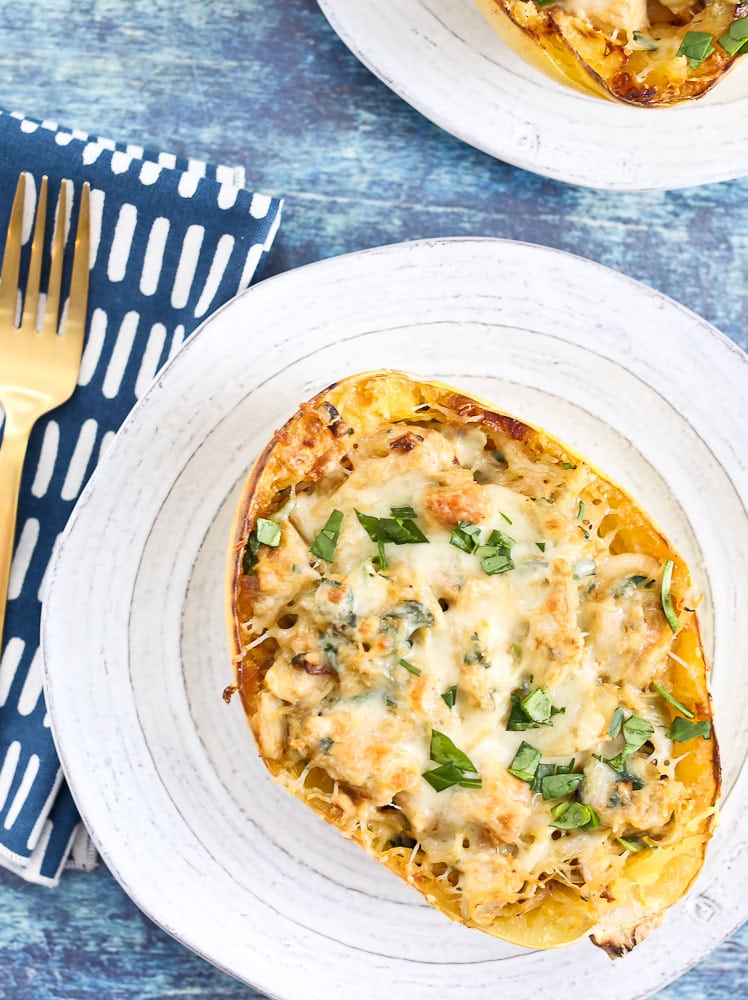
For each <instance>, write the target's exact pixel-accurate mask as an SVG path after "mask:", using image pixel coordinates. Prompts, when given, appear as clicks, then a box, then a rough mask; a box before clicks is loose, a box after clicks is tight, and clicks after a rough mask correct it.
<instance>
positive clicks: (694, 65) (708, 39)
mask: <svg viewBox="0 0 748 1000" xmlns="http://www.w3.org/2000/svg"><path fill="white" fill-rule="evenodd" d="M712 52H714V39H713V37H712V36H711V35H710V34H709V33H708V32H706V31H687V32H686V34H685V35H684V37H683V41H682V42H681V43H680V48H679V49H678V51H677V52H676V53H675V54H676V55H677V56H685V57H686V59H687V60H688V65H689V66H690V67H691V69H698V67H699V66H700V65H701V64H702V63H703V62H704V60H705V59H708V58H709V56H710V55H711V54H712Z"/></svg>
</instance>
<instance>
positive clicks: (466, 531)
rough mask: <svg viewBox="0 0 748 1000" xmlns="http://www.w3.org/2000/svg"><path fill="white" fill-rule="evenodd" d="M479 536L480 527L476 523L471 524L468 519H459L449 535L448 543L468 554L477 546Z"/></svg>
mask: <svg viewBox="0 0 748 1000" xmlns="http://www.w3.org/2000/svg"><path fill="white" fill-rule="evenodd" d="M479 536H480V528H479V527H478V525H477V524H471V523H470V522H469V521H460V522H459V524H458V525H457V527H456V528H455V529H454V531H453V532H452V534H451V535H450V536H449V544H450V545H454V546H455V548H458V549H462V551H463V552H467V553H468V555H472V554H473V552H475V550H476V549H477V548H478V538H479Z"/></svg>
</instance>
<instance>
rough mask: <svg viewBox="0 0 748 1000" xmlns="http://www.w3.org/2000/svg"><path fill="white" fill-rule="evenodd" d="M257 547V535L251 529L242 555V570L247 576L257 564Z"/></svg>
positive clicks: (258, 546)
mask: <svg viewBox="0 0 748 1000" xmlns="http://www.w3.org/2000/svg"><path fill="white" fill-rule="evenodd" d="M259 548H260V543H259V542H258V541H257V535H256V534H255V532H254V531H253V532H252V533H251V535H250V536H249V538H248V539H247V544H246V545H245V546H244V555H243V556H242V572H243V573H244V575H245V576H249V574H250V573H251V572H252V570H253V569H254V568H255V566H256V565H257V551H258V549H259Z"/></svg>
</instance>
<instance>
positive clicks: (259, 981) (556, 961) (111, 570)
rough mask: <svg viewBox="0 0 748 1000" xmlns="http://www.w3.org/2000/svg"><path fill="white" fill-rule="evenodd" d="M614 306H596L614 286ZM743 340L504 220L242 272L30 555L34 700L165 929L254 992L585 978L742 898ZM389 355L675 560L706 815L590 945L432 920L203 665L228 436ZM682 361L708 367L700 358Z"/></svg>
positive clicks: (699, 934)
mask: <svg viewBox="0 0 748 1000" xmlns="http://www.w3.org/2000/svg"><path fill="white" fill-rule="evenodd" d="M621 303H625V306H626V308H625V309H622V308H620V305H621ZM747 362H748V359H746V356H745V355H743V354H742V353H741V352H740V351H739V350H738V349H737V348H735V347H734V346H733V345H731V344H730V343H729V342H728V341H726V340H725V339H724V338H722V337H721V336H720V335H719V334H718V333H717V332H716V331H715V330H714V329H713V328H711V327H710V326H709V325H708V324H707V323H705V322H703V321H702V320H700V319H698V318H697V317H695V316H694V315H693V314H691V313H689V312H687V311H686V310H684V309H682V308H681V307H679V306H677V305H675V304H674V303H673V302H671V301H669V300H667V299H665V298H663V297H662V296H661V295H659V294H657V293H656V292H653V291H651V290H650V289H647V288H644V287H643V286H641V285H637V284H635V283H634V282H632V281H630V280H629V279H627V278H624V277H622V276H620V275H618V274H615V273H614V272H611V271H609V270H606V269H605V268H602V267H600V266H598V265H595V264H591V263H588V262H586V261H582V260H580V259H579V258H575V257H571V256H569V255H566V254H563V253H559V252H556V251H552V250H545V249H542V248H539V247H534V246H528V245H524V244H516V243H507V242H502V241H487V240H459V241H443V242H428V243H416V244H405V245H402V246H397V247H390V248H384V249H381V250H376V251H370V252H368V253H363V254H355V255H352V256H349V257H342V258H337V259H333V260H329V261H325V262H323V263H319V264H314V265H311V266H309V267H306V268H302V269H300V270H298V271H295V272H290V273H288V274H285V275H282V276H279V277H276V278H271V279H269V280H267V281H264V282H262V283H260V284H259V285H257V286H256V287H255V288H253V289H250V290H249V291H248V292H247V293H245V294H243V295H242V296H240V297H239V298H237V299H235V300H234V301H233V302H231V303H230V304H229V305H227V306H226V307H224V308H223V309H222V310H221V311H219V312H218V313H216V314H215V315H214V316H213V317H212V318H211V319H210V320H209V321H208V322H207V323H206V324H205V325H204V326H203V327H202V328H201V329H200V330H199V331H198V332H197V333H195V334H194V335H193V336H192V337H191V338H190V340H189V341H188V342H187V344H186V345H185V347H184V348H183V350H182V351H181V352H180V353H179V354H178V355H177V357H176V358H175V359H174V360H173V362H171V363H170V364H169V366H168V367H167V368H166V369H165V370H164V371H163V373H162V374H161V375H160V376H159V378H158V380H157V382H156V383H155V385H154V386H153V388H152V389H151V390H150V391H149V392H148V394H147V395H146V396H145V397H144V398H143V400H141V402H140V403H139V404H138V406H137V407H136V408H135V410H134V411H133V413H132V415H131V416H130V418H129V419H128V421H127V422H126V424H125V425H124V427H123V428H122V430H121V431H120V433H119V435H118V437H117V439H116V441H115V442H114V444H113V445H112V447H111V449H110V450H109V452H108V453H107V454H106V455H105V457H104V459H103V461H102V463H101V464H100V466H99V468H98V470H97V472H96V473H95V475H94V477H93V479H92V480H91V482H90V484H89V486H88V487H87V489H86V491H85V493H84V495H83V497H82V499H81V501H80V503H79V504H78V506H77V508H76V510H75V513H74V515H73V517H72V519H71V522H70V525H69V527H68V530H67V533H66V535H65V536H64V538H63V540H62V543H61V545H60V547H59V550H58V554H57V557H56V559H55V561H54V563H53V565H52V567H51V569H50V574H49V577H48V587H49V589H48V593H47V596H46V601H45V615H44V625H43V646H44V658H45V669H46V695H47V699H48V706H49V710H50V714H51V718H52V725H53V731H54V734H55V739H56V741H57V745H58V747H59V751H60V755H61V758H62V761H63V765H64V768H65V772H66V775H67V778H68V781H69V783H70V786H71V789H72V791H73V794H74V796H75V799H76V801H77V803H78V805H79V807H80V810H81V813H82V815H83V818H84V820H85V822H86V824H87V826H88V828H89V830H90V831H91V833H92V834H93V836H94V839H95V840H96V843H97V845H98V846H99V848H100V850H101V852H102V854H103V856H104V859H105V860H106V862H107V864H108V865H109V866H110V868H111V870H112V871H113V872H114V874H115V876H116V877H117V878H118V879H119V880H120V882H121V883H122V885H123V886H124V887H125V889H126V890H127V891H128V892H129V893H130V895H131V896H132V897H133V899H134V900H135V901H136V902H137V903H138V904H139V905H140V906H141V907H142V908H143V909H144V910H145V912H146V913H148V914H149V915H150V916H151V917H152V918H153V919H154V920H156V921H157V922H158V923H160V924H161V925H162V926H163V927H165V928H166V929H167V930H169V931H170V932H171V933H172V934H174V935H175V936H176V937H177V938H178V939H179V940H180V941H182V942H184V943H185V944H187V945H188V946H190V947H191V948H193V949H195V950H196V951H198V952H199V953H201V954H202V955H204V956H205V957H206V958H208V959H210V960H211V961H212V962H215V963H216V964H218V965H220V966H222V967H223V968H225V969H227V970H228V971H230V972H231V973H233V974H234V975H235V976H237V977H239V978H240V979H242V980H244V981H246V982H248V983H252V984H253V985H255V986H257V987H258V988H259V989H261V990H262V991H263V992H265V993H268V994H270V995H271V996H273V997H280V998H283V1000H298V998H299V997H301V996H303V997H304V998H305V1000H350V998H351V997H354V996H355V997H357V998H358V1000H375V998H376V1000H379V998H380V997H381V996H383V995H386V996H387V997H388V998H390V1000H413V998H414V997H416V998H421V997H427V996H433V997H443V996H449V997H450V1000H495V997H496V995H497V990H498V991H499V992H500V993H501V996H502V998H503V1000H526V998H527V997H528V996H533V997H537V998H538V1000H543V998H547V1000H573V998H576V997H578V996H579V995H580V993H581V992H584V991H585V990H588V987H589V983H590V982H594V983H595V991H596V992H597V993H600V994H601V995H603V996H605V997H606V998H608V1000H633V998H638V997H642V996H645V995H647V994H648V993H650V992H652V991H653V990H655V989H657V988H658V987H660V986H663V985H664V984H665V983H667V982H668V981H669V980H670V979H672V978H673V977H674V976H676V975H677V974H678V973H679V972H681V971H682V970H683V969H685V968H686V967H687V966H688V965H690V964H692V963H693V962H695V961H697V960H698V959H699V958H700V957H701V956H703V955H704V954H706V952H707V951H708V950H709V949H710V948H712V947H714V945H716V944H717V943H718V942H719V941H720V940H722V939H723V938H724V937H725V936H727V935H728V934H729V933H730V932H731V931H732V930H733V929H734V928H735V926H737V925H738V924H739V923H740V922H741V921H742V920H743V919H745V917H746V916H748V902H747V901H746V896H745V893H744V892H743V889H742V887H743V886H744V884H745V881H746V879H747V878H748V843H746V832H745V825H744V823H743V818H744V815H745V811H746V808H748V775H746V773H745V769H744V766H743V765H744V760H745V756H746V750H747V749H748V684H747V682H746V674H745V671H744V670H742V669H741V664H742V662H743V658H744V651H745V649H747V648H748V617H746V615H745V613H744V610H745V608H746V607H748V577H746V575H745V573H743V572H742V571H741V570H742V567H744V566H745V565H748V520H747V519H746V514H745V505H746V501H747V499H748V466H747V464H746V462H747V459H746V456H748V430H747V429H746V424H745V420H744V419H743V418H744V412H743V410H744V400H745V395H746V381H747V372H748V363H747ZM383 366H385V367H386V366H390V367H395V368H401V369H405V370H409V371H412V372H414V373H416V374H420V375H422V376H426V377H429V376H432V377H436V378H439V379H442V380H444V381H448V382H452V383H454V384H455V385H458V386H464V387H465V388H466V389H467V390H468V391H469V392H472V393H474V394H477V395H480V396H483V397H484V398H486V399H489V400H493V401H494V402H495V403H496V405H497V406H498V407H499V408H501V409H504V410H507V411H509V412H512V413H515V414H516V415H517V416H519V417H521V418H522V419H524V420H527V421H529V422H531V423H535V424H537V425H546V426H547V427H548V428H549V429H551V430H552V432H553V433H554V434H555V435H557V436H559V437H561V438H563V439H566V440H567V441H568V442H569V443H570V444H572V445H573V446H574V447H575V448H577V449H579V450H580V451H581V452H582V453H583V454H585V455H586V456H588V457H589V458H590V459H591V460H592V461H593V462H594V463H596V464H597V465H598V466H599V467H601V468H602V469H603V470H605V471H607V472H608V473H609V474H611V475H612V476H613V477H614V478H616V479H617V480H619V481H620V482H621V483H622V485H623V486H624V487H626V488H628V489H629V490H631V492H633V493H634V495H635V496H636V497H637V498H639V499H640V500H641V502H642V503H643V505H644V506H645V507H646V508H647V509H648V510H649V511H650V512H651V513H652V514H653V515H654V517H655V519H656V520H657V521H658V522H659V523H660V524H661V525H662V526H663V528H664V529H665V530H666V532H667V533H668V534H669V535H670V536H671V538H672V539H673V541H674V542H675V543H676V545H677V546H678V547H679V548H680V549H681V550H682V551H683V553H684V555H685V556H686V557H687V558H688V559H689V560H690V562H691V563H692V565H693V568H694V570H695V577H696V582H697V585H698V586H699V587H700V589H701V590H702V591H703V593H704V595H705V599H704V603H703V606H702V610H701V620H702V625H703V626H704V632H705V641H706V646H707V650H708V651H709V652H710V654H713V657H714V664H715V669H714V693H715V700H716V711H717V726H718V731H719V732H720V733H721V734H723V752H724V765H725V789H726V793H727V798H726V800H725V804H724V810H723V817H722V825H721V827H720V829H719V831H718V833H717V835H716V837H715V839H714V842H713V844H712V846H711V850H710V852H709V856H708V862H707V866H706V869H705V871H704V873H703V874H702V876H701V878H700V879H699V882H698V883H697V886H696V887H695V889H694V891H693V892H692V894H691V895H690V897H689V899H688V900H687V901H686V902H685V903H683V904H680V905H679V906H677V907H676V908H675V909H674V910H673V911H672V912H671V913H670V914H669V916H668V919H667V923H666V926H665V927H664V928H663V929H662V930H660V931H658V932H657V934H655V935H653V936H652V938H651V939H650V940H648V941H646V942H644V944H643V945H641V946H640V947H639V948H637V949H636V951H635V952H634V953H633V954H632V955H631V956H629V957H628V958H626V959H625V960H623V963H622V964H621V963H617V964H613V963H611V962H610V960H609V959H608V958H607V957H606V956H605V955H604V954H603V953H602V952H601V951H599V950H598V949H596V948H594V947H593V946H592V945H591V944H590V943H589V942H586V941H582V942H579V943H577V944H575V945H573V946H571V947H569V948H565V949H562V950H560V951H556V952H553V953H547V952H546V953H544V952H531V951H526V950H523V949H520V948H516V947H512V946H510V945H507V944H503V943H502V942H500V941H496V940H493V939H492V938H490V937H488V936H487V935H485V934H482V933H480V932H478V931H470V930H467V929H466V928H464V927H461V926H457V925H455V924H451V923H450V922H449V921H448V920H447V919H446V918H445V917H443V916H442V915H441V914H439V913H437V912H436V911H434V910H433V909H431V908H430V907H428V906H427V905H425V903H424V902H423V901H422V899H421V897H420V896H419V895H418V894H417V893H416V892H415V890H411V889H409V888H408V887H407V886H405V885H404V884H403V883H401V882H400V881H399V880H398V879H396V878H395V876H393V875H392V874H390V873H389V872H387V871H385V870H384V869H383V868H381V867H380V866H378V865H376V864H375V863H374V862H373V861H371V860H370V859H369V858H367V857H366V856H365V855H364V854H363V853H362V852H361V851H360V850H359V849H358V848H357V847H355V846H353V845H352V844H350V843H348V842H346V841H344V840H343V839H342V838H341V837H340V836H339V835H338V834H337V833H336V832H335V831H334V830H333V829H331V828H330V827H328V826H326V825H325V824H324V823H323V822H322V821H321V820H319V819H318V818H317V817H315V816H314V815H312V814H311V813H310V812H309V811H308V810H307V809H306V808H305V807H303V806H302V805H301V804H300V803H299V802H297V801H296V800H294V799H291V798H290V797H289V796H288V795H287V794H286V793H285V792H284V791H283V790H281V789H279V788H277V787H276V786H275V785H273V783H272V782H271V780H270V779H269V777H268V775H267V772H266V771H265V769H264V767H263V765H262V764H261V762H260V761H259V759H258V757H257V753H256V750H255V748H254V745H253V742H252V739H251V736H250V733H249V729H248V727H247V725H246V721H245V719H244V716H243V713H242V710H241V707H240V705H239V703H238V700H237V699H234V701H233V702H232V703H231V704H230V705H228V706H227V705H225V704H224V703H223V701H222V699H221V691H222V689H223V688H224V687H225V686H226V685H227V684H228V683H229V682H230V681H231V679H232V674H231V667H230V662H229V655H228V652H227V649H226V642H225V631H224V574H225V562H226V549H227V543H228V539H229V535H230V527H231V521H232V517H233V512H234V507H235V504H236V502H237V497H238V491H239V489H240V487H241V484H242V482H243V479H244V477H245V475H246V472H247V470H248V468H249V466H250V464H251V463H252V461H253V459H254V457H255V456H256V454H257V453H258V451H259V450H260V448H261V447H262V446H263V445H264V444H265V442H266V441H267V440H268V439H269V438H270V436H271V435H272V433H273V430H274V429H275V428H277V427H279V426H280V425H281V424H282V423H283V422H284V421H285V420H286V418H287V417H288V416H289V415H290V414H291V413H293V411H294V410H295V409H296V407H297V405H298V403H299V402H300V401H302V400H304V399H307V398H309V397H310V396H311V395H312V394H313V393H314V392H316V391H317V390H319V389H320V388H322V387H323V386H324V385H326V384H328V383H330V382H331V381H334V380H335V379H337V378H339V377H340V376H342V375H345V374H348V373H351V372H354V371H362V370H367V369H374V368H380V367H383ZM705 373H708V377H706V376H705Z"/></svg>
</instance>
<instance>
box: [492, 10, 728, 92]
mask: <svg viewBox="0 0 748 1000" xmlns="http://www.w3.org/2000/svg"><path fill="white" fill-rule="evenodd" d="M476 3H477V5H478V7H479V8H480V9H481V11H482V12H483V13H484V14H485V16H486V17H487V18H488V20H489V22H490V23H491V24H492V25H493V27H494V28H495V30H496V31H497V32H498V34H499V35H500V36H501V37H502V38H503V39H504V41H505V42H506V43H507V44H508V45H509V46H510V48H512V49H513V50H514V51H515V52H517V53H518V54H519V55H520V56H522V57H523V58H524V59H525V60H526V61H527V62H529V63H531V64H532V65H534V66H535V67H536V68H537V69H540V70H541V71H543V72H545V73H546V74H548V75H549V76H551V77H553V78H554V79H556V80H558V81H559V82H561V83H564V84H567V85H568V86H571V87H573V88H574V89H576V90H581V91H583V92H584V93H588V94H592V95H594V96H597V97H606V98H609V99H612V100H616V101H622V102H624V103H626V104H633V105H637V106H639V107H666V106H668V105H673V104H680V103H682V102H683V101H687V100H690V99H692V98H695V97H700V96H701V95H702V94H705V93H706V92H707V91H708V90H709V89H710V88H711V87H713V86H714V84H715V83H717V82H718V80H720V79H721V78H722V77H723V76H724V75H725V73H727V71H728V70H729V69H731V68H732V67H733V66H734V64H735V62H736V61H737V60H738V58H739V56H740V55H741V53H744V52H745V51H746V50H748V3H745V2H742V0H741V2H739V3H735V2H732V0H476Z"/></svg>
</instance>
